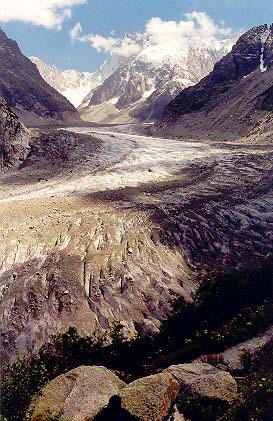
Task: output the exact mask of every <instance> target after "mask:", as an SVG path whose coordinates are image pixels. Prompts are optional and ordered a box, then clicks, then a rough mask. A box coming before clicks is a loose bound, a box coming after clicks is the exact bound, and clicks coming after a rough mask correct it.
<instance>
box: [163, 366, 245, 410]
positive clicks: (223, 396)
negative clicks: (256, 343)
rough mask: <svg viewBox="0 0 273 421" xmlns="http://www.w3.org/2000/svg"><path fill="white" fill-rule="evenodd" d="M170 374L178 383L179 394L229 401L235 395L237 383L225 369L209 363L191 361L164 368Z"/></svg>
mask: <svg viewBox="0 0 273 421" xmlns="http://www.w3.org/2000/svg"><path fill="white" fill-rule="evenodd" d="M164 373H168V374H172V375H173V377H174V378H175V379H176V380H177V381H178V383H179V385H180V395H193V396H196V397H200V398H205V399H210V400H220V401H222V402H227V403H231V402H232V401H233V400H234V399H235V398H236V396H237V383H236V381H235V380H234V378H233V377H232V376H231V375H230V374H229V373H228V372H225V371H222V370H219V369H218V368H216V367H213V366H212V365H210V364H205V363H191V364H180V365H173V366H170V367H169V368H167V369H166V370H164Z"/></svg>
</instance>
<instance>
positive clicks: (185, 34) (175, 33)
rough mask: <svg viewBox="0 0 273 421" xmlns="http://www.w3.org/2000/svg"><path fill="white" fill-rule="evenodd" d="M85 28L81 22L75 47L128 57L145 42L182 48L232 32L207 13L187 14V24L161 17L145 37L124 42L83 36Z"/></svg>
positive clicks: (153, 20)
mask: <svg viewBox="0 0 273 421" xmlns="http://www.w3.org/2000/svg"><path fill="white" fill-rule="evenodd" d="M82 32H83V30H82V26H81V24H80V23H79V22H78V23H77V24H76V25H75V27H74V28H73V29H72V31H71V32H70V36H71V41H72V42H73V43H75V42H76V41H79V42H88V43H90V44H91V46H92V47H93V48H95V49H96V50H97V51H98V52H101V51H103V52H106V53H115V54H118V55H121V56H124V57H128V56H131V55H135V54H137V53H138V52H140V51H141V49H142V45H141V41H143V40H144V39H148V40H149V42H150V43H151V45H162V46H164V47H166V48H168V45H170V46H172V45H173V44H176V45H179V44H181V43H185V42H186V41H187V40H189V39H192V38H195V37H200V38H202V39H211V38H215V39H218V38H221V37H223V36H230V35H231V34H232V29H231V28H227V27H224V26H223V24H222V26H218V25H217V24H216V22H215V21H214V20H213V19H212V18H211V17H210V16H208V15H207V14H206V13H204V12H197V11H193V12H191V13H186V14H185V18H184V20H180V21H178V22H177V21H164V20H162V19H161V18H159V17H153V18H151V19H150V20H148V21H147V22H146V25H145V31H144V32H143V33H142V34H134V36H133V37H132V36H130V35H128V34H126V35H124V37H122V38H114V37H113V36H110V37H103V36H101V35H98V34H87V35H83V34H82Z"/></svg>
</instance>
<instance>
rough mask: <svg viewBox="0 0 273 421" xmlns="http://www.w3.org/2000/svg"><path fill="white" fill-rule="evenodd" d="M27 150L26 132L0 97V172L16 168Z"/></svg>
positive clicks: (27, 139)
mask: <svg viewBox="0 0 273 421" xmlns="http://www.w3.org/2000/svg"><path fill="white" fill-rule="evenodd" d="M29 149H30V147H29V138H28V131H27V130H26V129H25V127H24V126H23V125H22V124H21V123H20V121H19V119H18V117H17V115H16V114H14V113H13V112H12V111H11V109H10V108H9V107H8V106H7V105H6V103H5V101H4V100H3V98H1V95H0V171H3V170H5V171H6V170H7V169H8V168H9V167H18V166H19V165H20V163H21V161H22V160H23V159H24V157H25V156H26V155H27V154H28V151H29Z"/></svg>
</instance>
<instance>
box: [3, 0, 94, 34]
mask: <svg viewBox="0 0 273 421" xmlns="http://www.w3.org/2000/svg"><path fill="white" fill-rule="evenodd" d="M84 3H86V0H23V1H22V0H0V21H1V22H4V23H7V22H10V21H18V22H25V23H30V24H33V25H39V26H44V27H45V28H47V29H61V27H62V23H63V21H64V20H65V19H67V18H70V17H71V16H72V8H73V6H77V5H80V4H84Z"/></svg>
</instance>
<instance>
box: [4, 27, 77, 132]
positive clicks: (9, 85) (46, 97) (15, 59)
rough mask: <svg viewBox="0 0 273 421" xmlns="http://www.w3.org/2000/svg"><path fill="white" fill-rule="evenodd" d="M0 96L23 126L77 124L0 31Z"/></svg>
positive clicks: (72, 110) (74, 116)
mask: <svg viewBox="0 0 273 421" xmlns="http://www.w3.org/2000/svg"><path fill="white" fill-rule="evenodd" d="M0 96H2V97H3V98H4V99H5V101H6V103H7V105H8V106H9V107H10V108H11V109H12V110H13V111H14V112H15V113H16V114H17V115H18V116H19V118H20V120H21V121H22V122H23V123H24V124H26V125H35V126H36V125H44V124H56V123H64V122H67V121H71V122H73V121H74V122H76V121H79V120H80V119H79V115H78V113H77V111H76V109H75V108H74V107H73V105H72V104H70V102H69V101H68V100H67V99H66V98H64V97H63V96H62V95H61V94H59V93H58V92H57V91H56V90H55V89H53V88H52V87H51V86H49V85H48V84H47V83H46V82H45V81H44V79H43V78H42V77H41V75H40V74H39V72H38V70H37V67H36V66H35V65H34V64H33V63H32V62H31V61H30V60H29V59H28V58H27V57H25V56H24V55H23V54H22V53H21V51H20V49H19V47H18V45H17V43H16V42H15V41H13V40H11V39H9V38H8V37H7V36H6V35H5V33H4V32H3V31H0Z"/></svg>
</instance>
